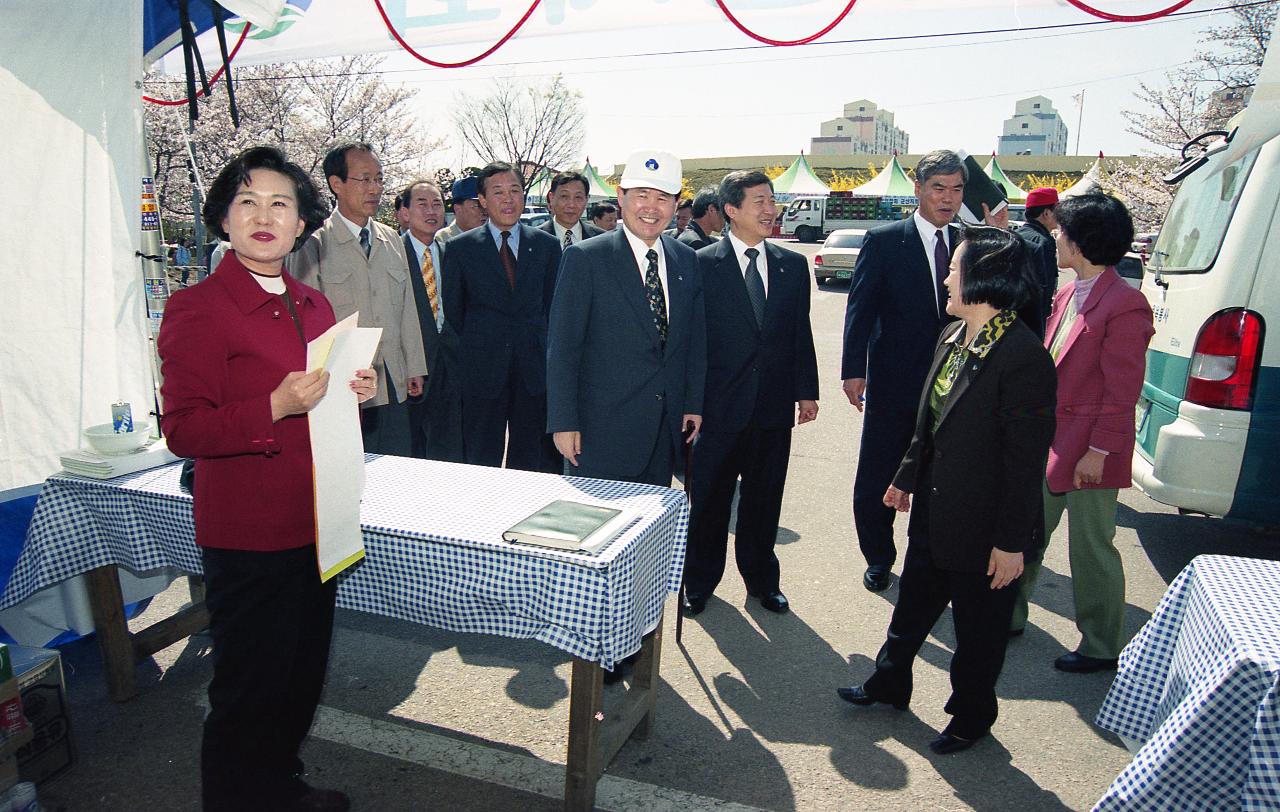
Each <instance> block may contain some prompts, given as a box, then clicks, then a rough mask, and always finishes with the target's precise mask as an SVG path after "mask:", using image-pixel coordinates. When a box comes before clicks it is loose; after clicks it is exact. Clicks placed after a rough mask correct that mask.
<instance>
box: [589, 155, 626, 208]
mask: <svg viewBox="0 0 1280 812" xmlns="http://www.w3.org/2000/svg"><path fill="white" fill-rule="evenodd" d="M582 174H584V175H586V176H587V185H588V186H589V187H590V188H589V189H587V199H588V200H593V201H594V200H606V199H611V198H616V197H617V196H618V189H617V187H616V186H614V185H612V184H611V183H609V182H608V181H606V180H605V179H604V178H602V177H600V173H599V172H597V171H596V168H595V167H594V166H592V165H591V161H590V160H588V161H587V162H586V163H585V164H584V165H583V167H582Z"/></svg>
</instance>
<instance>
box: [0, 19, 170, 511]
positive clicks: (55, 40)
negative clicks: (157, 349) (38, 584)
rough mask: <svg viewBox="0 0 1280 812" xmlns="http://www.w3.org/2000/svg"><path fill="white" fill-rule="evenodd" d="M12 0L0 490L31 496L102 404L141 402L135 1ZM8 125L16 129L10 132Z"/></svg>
mask: <svg viewBox="0 0 1280 812" xmlns="http://www.w3.org/2000/svg"><path fill="white" fill-rule="evenodd" d="M112 12H113V13H111V14H96V13H95V14H87V13H85V7H84V5H83V4H79V3H47V2H43V1H42V0H9V1H8V2H6V3H5V4H4V12H3V17H4V24H3V25H0V109H3V110H4V111H5V116H6V117H7V120H8V121H9V123H10V126H6V127H4V128H3V130H2V131H0V148H2V149H3V152H4V154H5V155H8V156H10V158H11V160H10V161H9V165H8V166H7V167H6V169H5V178H4V182H3V184H4V189H5V194H4V195H0V240H2V241H3V244H4V246H5V250H4V257H3V259H2V260H0V290H2V291H4V294H3V295H4V311H5V312H4V322H3V324H4V326H3V334H4V340H3V341H0V372H2V374H3V378H2V382H0V491H2V490H7V489H11V488H17V487H21V486H25V485H30V484H34V483H37V482H41V481H43V480H44V479H45V477H47V476H48V475H49V474H51V473H53V472H54V471H56V470H58V469H59V468H60V467H61V466H60V465H59V463H58V459H57V455H58V453H59V452H61V451H65V450H68V449H71V448H75V447H77V446H78V445H79V440H80V432H81V430H82V429H84V428H85V427H87V426H89V425H92V424H95V423H105V422H108V421H110V420H111V410H110V406H111V403H112V402H113V401H115V400H121V399H122V400H125V401H128V402H130V403H132V404H133V410H134V415H135V417H138V418H145V417H146V415H147V412H149V411H150V410H151V409H152V407H153V403H154V399H153V395H152V387H151V362H150V350H149V347H148V343H147V338H146V324H145V312H144V301H143V291H142V272H141V266H140V264H139V260H138V259H137V258H136V257H135V256H134V250H135V248H136V247H137V246H138V245H139V244H140V239H139V236H138V235H139V221H140V214H139V210H140V209H139V203H140V177H141V174H142V173H141V166H142V144H141V132H142V116H141V110H140V104H141V103H140V101H139V99H138V92H137V88H136V87H135V85H134V82H135V80H140V79H141V78H142V54H141V50H142V0H119V2H117V3H114V4H113V5H112ZM17 122H20V126H14V124H15V123H17Z"/></svg>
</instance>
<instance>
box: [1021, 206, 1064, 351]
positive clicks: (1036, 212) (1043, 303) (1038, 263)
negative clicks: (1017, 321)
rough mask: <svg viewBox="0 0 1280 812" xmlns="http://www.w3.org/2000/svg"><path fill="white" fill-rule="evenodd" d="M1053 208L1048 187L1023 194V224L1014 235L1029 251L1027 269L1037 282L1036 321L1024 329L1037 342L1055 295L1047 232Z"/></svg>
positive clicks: (1052, 247)
mask: <svg viewBox="0 0 1280 812" xmlns="http://www.w3.org/2000/svg"><path fill="white" fill-rule="evenodd" d="M1056 205H1058V190H1057V189H1055V188H1053V187H1052V186H1042V187H1040V188H1039V189H1032V190H1031V191H1030V192H1027V212H1026V218H1027V221H1026V223H1025V224H1024V225H1022V226H1021V227H1020V228H1019V229H1018V234H1020V235H1021V236H1022V238H1023V239H1025V240H1026V241H1027V245H1028V247H1029V248H1030V249H1031V269H1032V271H1033V272H1034V273H1035V277H1036V282H1037V283H1039V289H1038V290H1037V291H1036V304H1038V305H1039V314H1038V316H1039V320H1038V321H1037V322H1036V323H1034V324H1028V325H1027V326H1028V327H1030V328H1031V329H1032V330H1034V331H1035V332H1036V335H1038V336H1040V338H1041V339H1043V338H1044V326H1045V323H1046V322H1047V321H1048V320H1049V314H1050V311H1052V310H1053V295H1054V294H1055V293H1057V292H1058V246H1057V243H1056V241H1055V240H1054V239H1053V234H1051V233H1050V232H1052V231H1053V230H1054V229H1055V228H1057V227H1058V218H1057V217H1056V216H1054V213H1053V207H1054V206H1056Z"/></svg>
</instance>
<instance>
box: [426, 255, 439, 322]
mask: <svg viewBox="0 0 1280 812" xmlns="http://www.w3.org/2000/svg"><path fill="white" fill-rule="evenodd" d="M422 283H423V284H424V285H425V286H426V288H427V301H428V302H429V303H430V304H431V316H432V317H433V318H434V319H435V320H436V321H437V322H438V321H439V320H440V294H439V292H438V291H437V289H436V265H435V263H434V262H432V261H431V246H427V247H426V248H424V249H422Z"/></svg>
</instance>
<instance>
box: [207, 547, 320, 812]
mask: <svg viewBox="0 0 1280 812" xmlns="http://www.w3.org/2000/svg"><path fill="white" fill-rule="evenodd" d="M202 555H203V561H204V578H205V602H206V604H207V605H208V608H209V616H210V622H209V631H210V633H211V634H212V636H213V680H212V681H211V682H210V683H209V714H208V716H206V717H205V721H204V738H203V742H202V745H201V751H200V775H201V783H202V795H203V802H204V809H205V810H228V812H230V811H231V810H236V811H237V812H238V811H239V810H256V809H264V810H266V809H279V808H280V807H281V806H283V805H285V804H287V803H288V802H289V801H290V800H291V799H292V798H294V797H296V796H297V795H299V794H300V793H301V792H303V791H304V789H305V786H304V785H303V784H302V782H301V780H300V779H299V778H297V777H296V776H297V775H298V774H300V773H301V772H302V762H301V761H300V760H299V759H298V750H299V748H300V747H301V746H302V741H303V739H304V738H306V735H307V731H308V730H309V729H310V728H311V722H312V719H313V718H314V716H315V712H316V706H317V705H318V704H319V702H320V693H321V691H322V690H323V688H324V674H325V669H326V668H327V667H328V663H329V642H330V640H331V638H332V636H333V605H334V598H335V596H336V595H337V581H336V580H330V581H329V582H328V583H326V584H322V583H321V582H320V576H319V573H318V572H317V569H316V550H315V547H300V548H298V549H294V550H283V551H280V552H251V551H245V550H215V549H210V548H202Z"/></svg>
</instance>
